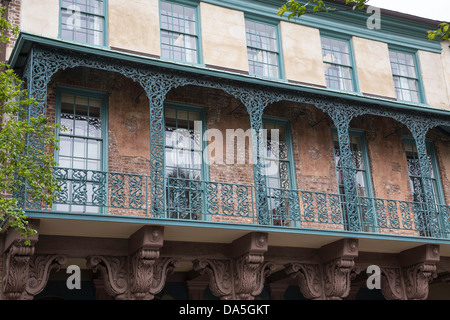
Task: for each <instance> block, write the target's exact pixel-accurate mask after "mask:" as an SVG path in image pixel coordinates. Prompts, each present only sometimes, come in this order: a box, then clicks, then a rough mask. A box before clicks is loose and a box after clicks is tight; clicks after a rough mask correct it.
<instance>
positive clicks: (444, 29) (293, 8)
mask: <svg viewBox="0 0 450 320" xmlns="http://www.w3.org/2000/svg"><path fill="white" fill-rule="evenodd" d="M368 2H369V0H346V1H345V3H346V4H353V7H352V10H356V9H358V10H361V9H364V7H365V5H366V4H367V3H368ZM332 11H336V8H332V7H329V6H327V5H326V4H325V1H322V0H309V1H306V2H305V3H304V4H301V3H300V2H297V1H296V0H288V1H286V3H285V4H283V5H282V6H281V8H280V9H279V11H278V15H279V16H281V17H282V16H283V15H284V14H286V13H289V15H288V19H291V18H294V17H295V18H300V17H301V16H302V15H304V14H308V13H318V12H332ZM436 37H440V39H441V40H447V41H450V25H449V23H447V22H442V23H441V24H439V28H438V29H437V30H429V31H428V39H430V40H434V39H435V38H436Z"/></svg>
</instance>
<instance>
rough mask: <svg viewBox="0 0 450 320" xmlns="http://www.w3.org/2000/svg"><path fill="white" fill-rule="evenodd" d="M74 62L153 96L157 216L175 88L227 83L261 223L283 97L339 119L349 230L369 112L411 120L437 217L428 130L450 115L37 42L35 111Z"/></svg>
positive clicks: (32, 85)
mask: <svg viewBox="0 0 450 320" xmlns="http://www.w3.org/2000/svg"><path fill="white" fill-rule="evenodd" d="M74 67H88V68H94V69H101V70H105V71H113V72H118V73H120V74H122V75H124V76H125V77H128V78H130V79H132V80H134V81H135V82H137V83H139V84H140V85H141V86H142V87H143V89H144V90H145V92H146V95H147V97H148V99H149V101H150V122H151V125H150V165H151V172H150V177H151V182H152V184H151V185H152V187H151V188H152V192H151V210H152V216H153V217H164V216H165V187H164V171H163V169H164V127H163V115H164V113H163V103H164V100H165V97H166V95H167V93H168V92H169V91H170V90H172V89H174V88H177V87H181V86H186V85H196V86H201V87H208V88H214V89H221V90H223V91H225V92H226V93H228V94H230V95H231V96H233V97H235V98H236V99H238V100H240V101H241V102H242V103H243V104H244V106H245V107H246V109H247V112H248V113H249V115H250V124H251V128H252V129H253V132H254V134H255V136H254V139H253V140H252V141H253V148H254V152H255V154H256V155H257V156H256V163H255V164H254V179H255V189H256V199H257V210H258V222H259V223H260V224H268V223H270V219H269V217H268V210H267V206H266V204H267V203H266V201H267V199H266V184H265V181H264V179H265V178H264V175H263V174H262V170H261V168H262V162H261V161H262V160H261V153H260V148H259V146H260V145H261V142H262V131H261V128H262V115H263V112H264V109H265V108H266V107H267V106H268V105H269V104H271V103H275V102H279V101H291V102H300V103H304V104H310V105H314V106H316V107H317V108H318V109H320V110H322V111H323V112H325V113H326V114H328V115H329V116H330V118H331V119H332V121H333V122H334V125H335V126H336V128H337V131H338V137H339V146H340V152H341V158H342V164H343V175H344V188H345V192H346V197H347V209H348V215H349V230H351V231H360V230H361V224H360V221H359V217H358V214H357V201H356V199H357V195H356V187H355V184H354V179H353V178H354V177H353V175H354V172H353V170H351V168H352V163H351V161H352V159H351V149H350V140H349V126H350V121H351V120H352V119H354V118H356V117H358V116H361V115H365V114H371V115H378V116H384V117H389V118H393V119H395V120H397V121H398V122H400V123H402V124H404V125H406V126H407V127H408V129H409V130H410V131H411V133H412V135H413V137H414V139H415V140H416V144H417V149H418V155H419V163H420V169H421V173H422V179H423V182H424V193H425V198H426V204H427V207H428V213H429V214H430V216H432V217H436V212H435V210H436V208H435V206H434V204H433V201H434V200H433V199H434V196H433V188H432V184H431V172H430V168H429V167H428V156H427V151H426V145H425V136H426V133H427V132H428V131H429V130H430V129H431V128H434V127H436V126H440V125H450V117H445V118H443V117H438V116H436V115H432V114H429V113H426V112H419V111H414V112H412V111H406V110H401V109H396V108H393V107H386V106H381V105H377V104H369V103H358V104H357V103H355V102H353V101H350V100H346V99H343V98H335V97H324V96H322V95H318V94H312V93H304V92H300V91H294V90H286V89H276V88H272V87H269V86H256V85H251V84H248V83H245V82H241V81H233V80H225V79H219V78H217V79H214V78H211V77H207V76H201V75H198V74H192V73H187V72H181V71H173V70H168V69H165V68H158V67H151V66H148V65H140V64H137V63H130V62H126V61H122V60H118V59H113V58H106V57H99V56H95V57H93V56H92V55H90V54H86V53H79V52H73V51H68V50H65V49H56V48H48V47H45V46H38V45H35V46H33V47H32V49H31V52H30V55H29V57H28V62H27V65H26V68H25V71H24V75H23V77H24V78H25V79H27V85H28V93H29V94H30V96H32V97H34V98H35V99H36V100H37V101H38V102H39V104H38V105H36V106H34V107H32V108H31V110H30V116H37V115H42V114H45V113H46V101H47V86H48V83H49V82H50V80H51V78H52V76H53V75H54V74H55V73H56V72H57V71H58V70H64V69H68V68H74ZM33 143H36V142H33ZM430 221H435V222H436V223H437V221H436V219H431V220H430ZM432 229H433V230H435V231H434V232H436V234H438V233H439V229H438V225H437V224H436V225H435V223H433V226H432Z"/></svg>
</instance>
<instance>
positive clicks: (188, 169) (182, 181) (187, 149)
mask: <svg viewBox="0 0 450 320" xmlns="http://www.w3.org/2000/svg"><path fill="white" fill-rule="evenodd" d="M202 119H203V116H202V113H201V111H199V110H192V109H182V108H176V107H173V108H172V107H169V106H167V107H166V109H165V128H166V138H165V168H166V169H165V170H166V178H167V186H168V197H167V198H168V199H167V201H168V208H169V212H170V217H171V218H177V219H180V218H181V219H199V218H200V214H201V212H202V208H203V204H204V199H203V197H204V190H203V188H202V187H201V182H200V181H201V180H202V179H203V174H204V169H203V139H202V137H203V120H202Z"/></svg>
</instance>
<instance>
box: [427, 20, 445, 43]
mask: <svg viewBox="0 0 450 320" xmlns="http://www.w3.org/2000/svg"><path fill="white" fill-rule="evenodd" d="M436 37H440V38H441V40H448V41H450V25H449V24H448V23H447V22H442V23H441V24H439V28H438V29H437V30H429V31H428V39H430V40H434V39H435V38H436Z"/></svg>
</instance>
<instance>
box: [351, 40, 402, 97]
mask: <svg viewBox="0 0 450 320" xmlns="http://www.w3.org/2000/svg"><path fill="white" fill-rule="evenodd" d="M352 41H353V48H354V53H355V61H356V70H357V73H358V81H359V88H360V91H361V92H362V93H368V94H373V95H378V96H382V97H389V98H396V95H395V89H394V80H393V78H392V71H391V65H390V61H389V50H388V46H387V44H386V43H382V42H378V41H373V40H368V39H362V38H358V37H353V39H352Z"/></svg>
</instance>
